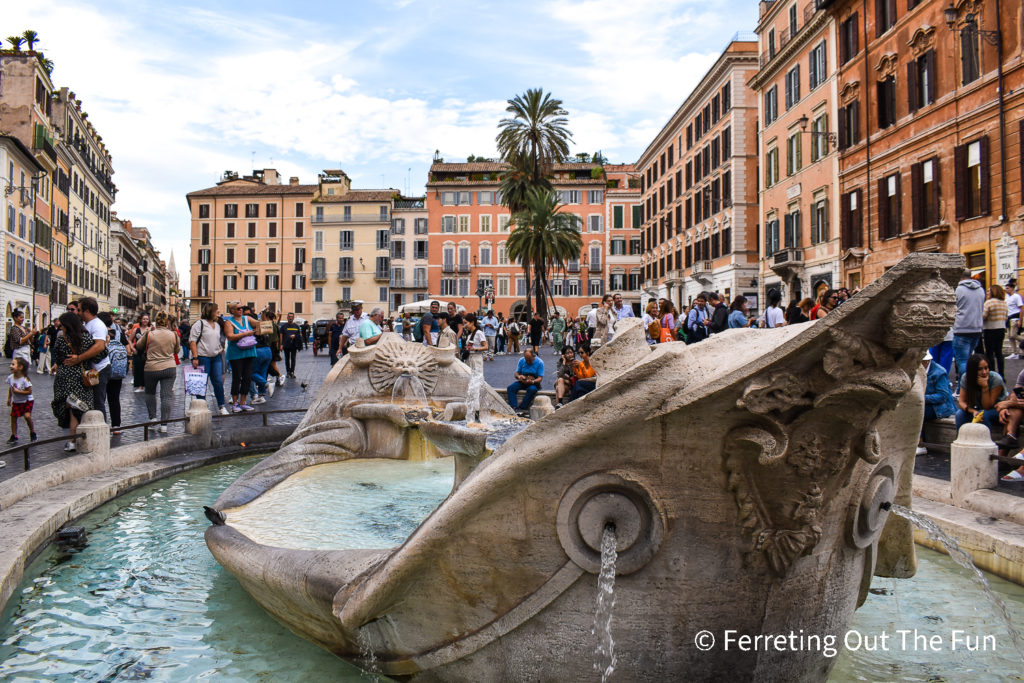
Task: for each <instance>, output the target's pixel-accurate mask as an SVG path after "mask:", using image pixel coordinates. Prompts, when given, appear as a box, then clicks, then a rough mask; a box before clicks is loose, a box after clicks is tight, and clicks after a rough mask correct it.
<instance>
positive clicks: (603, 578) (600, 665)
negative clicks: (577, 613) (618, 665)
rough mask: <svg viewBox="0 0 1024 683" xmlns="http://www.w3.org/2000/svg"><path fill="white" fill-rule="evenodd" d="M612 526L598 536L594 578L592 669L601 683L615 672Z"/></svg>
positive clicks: (614, 553) (607, 526)
mask: <svg viewBox="0 0 1024 683" xmlns="http://www.w3.org/2000/svg"><path fill="white" fill-rule="evenodd" d="M617 559H618V553H616V552H615V525H614V524H607V525H605V527H604V532H603V533H602V534H601V573H600V574H599V575H598V577H597V608H596V609H595V611H594V628H593V629H592V630H591V631H590V632H591V633H592V634H594V635H596V636H597V647H596V648H595V650H594V654H595V656H596V659H595V661H594V669H595V670H596V671H598V672H600V673H601V683H605V681H607V680H608V677H609V676H611V675H612V672H613V671H615V661H616V660H615V639H614V638H612V610H613V609H614V607H615V561H616V560H617Z"/></svg>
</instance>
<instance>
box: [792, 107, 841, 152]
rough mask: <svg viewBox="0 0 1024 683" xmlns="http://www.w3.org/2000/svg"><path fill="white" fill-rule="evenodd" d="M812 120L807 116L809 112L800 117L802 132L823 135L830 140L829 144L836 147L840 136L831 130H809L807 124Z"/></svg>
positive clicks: (798, 120) (798, 121)
mask: <svg viewBox="0 0 1024 683" xmlns="http://www.w3.org/2000/svg"><path fill="white" fill-rule="evenodd" d="M810 121H811V120H810V119H809V118H807V114H804V115H803V116H801V117H800V118H799V119H797V123H799V124H800V132H801V133H805V134H808V135H811V136H818V137H823V138H825V140H826V141H827V142H828V144H830V145H832V146H833V147H835V146H836V143H837V142H838V139H839V136H838V135H836V134H835V133H833V132H830V131H822V130H812V131H808V130H807V124H808V123H810Z"/></svg>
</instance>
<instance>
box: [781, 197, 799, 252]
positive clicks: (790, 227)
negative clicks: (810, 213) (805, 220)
mask: <svg viewBox="0 0 1024 683" xmlns="http://www.w3.org/2000/svg"><path fill="white" fill-rule="evenodd" d="M784 221H785V226H784V227H785V234H784V235H783V237H784V239H785V247H786V248H787V249H798V248H799V247H800V232H801V230H802V228H803V224H802V221H801V215H800V207H799V205H797V206H794V207H791V208H790V211H789V213H787V214H786V215H785V217H784Z"/></svg>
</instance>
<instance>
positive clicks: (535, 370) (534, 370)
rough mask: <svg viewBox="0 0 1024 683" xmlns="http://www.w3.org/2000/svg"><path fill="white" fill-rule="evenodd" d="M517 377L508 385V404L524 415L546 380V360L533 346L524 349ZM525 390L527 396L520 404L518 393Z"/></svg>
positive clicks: (517, 366) (517, 368)
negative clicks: (543, 359)
mask: <svg viewBox="0 0 1024 683" xmlns="http://www.w3.org/2000/svg"><path fill="white" fill-rule="evenodd" d="M515 378H516V381H515V382H512V384H509V385H508V404H509V405H510V406H512V410H514V411H516V412H517V413H519V414H520V415H522V414H524V413H526V412H527V411H529V410H530V404H531V403H533V397H534V396H536V395H537V392H538V391H540V383H541V382H542V381H544V361H542V360H541V359H540V357H538V356H537V354H536V352H535V351H534V350H533V347H527V349H526V350H525V351H523V357H522V358H520V359H519V364H518V365H516V372H515ZM523 390H525V391H526V396H524V397H523V402H522V404H520V403H519V402H518V400H517V398H516V395H517V394H518V392H520V391H523Z"/></svg>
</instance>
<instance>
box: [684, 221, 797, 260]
mask: <svg viewBox="0 0 1024 683" xmlns="http://www.w3.org/2000/svg"><path fill="white" fill-rule="evenodd" d="M699 244H700V243H699V242H698V243H697V246H699ZM698 251H699V249H698ZM777 251H779V219H778V218H770V219H769V220H768V221H766V222H765V224H764V253H765V255H766V256H772V255H773V254H775V252H777ZM694 260H696V261H700V260H702V259H699V258H697V257H696V255H695V256H694Z"/></svg>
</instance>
